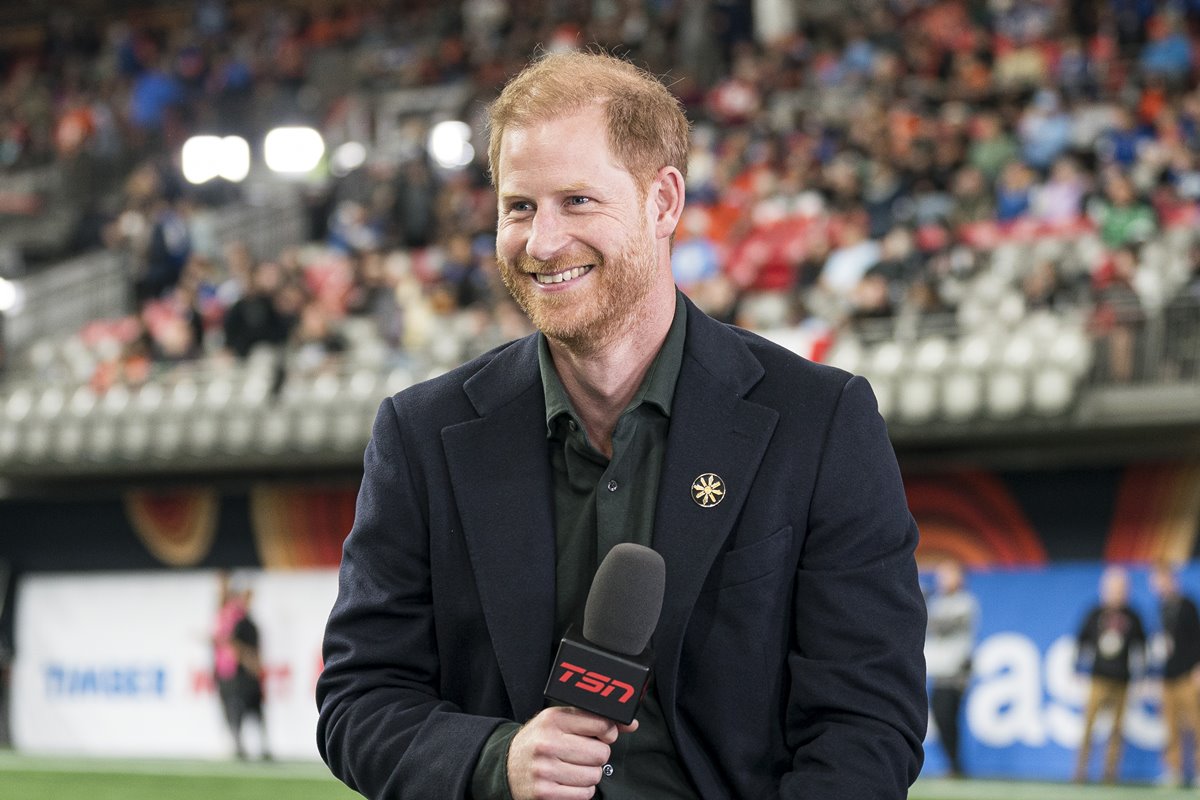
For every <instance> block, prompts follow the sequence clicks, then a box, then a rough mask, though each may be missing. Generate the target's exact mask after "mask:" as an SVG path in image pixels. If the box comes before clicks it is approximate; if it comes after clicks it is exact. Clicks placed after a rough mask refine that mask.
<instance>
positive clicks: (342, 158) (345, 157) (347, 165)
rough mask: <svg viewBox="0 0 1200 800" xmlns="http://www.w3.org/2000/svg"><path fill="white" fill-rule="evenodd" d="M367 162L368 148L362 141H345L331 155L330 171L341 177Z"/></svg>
mask: <svg viewBox="0 0 1200 800" xmlns="http://www.w3.org/2000/svg"><path fill="white" fill-rule="evenodd" d="M365 163H367V148H366V147H364V146H363V144H362V143H361V142H345V143H344V144H340V145H338V146H337V147H335V148H334V150H333V153H331V154H330V156H329V171H330V172H332V173H333V174H334V175H335V176H337V177H339V178H341V177H344V176H346V175H349V174H350V173H351V172H353V171H354V170H356V169H358V168H359V167H361V166H362V165H363V164H365Z"/></svg>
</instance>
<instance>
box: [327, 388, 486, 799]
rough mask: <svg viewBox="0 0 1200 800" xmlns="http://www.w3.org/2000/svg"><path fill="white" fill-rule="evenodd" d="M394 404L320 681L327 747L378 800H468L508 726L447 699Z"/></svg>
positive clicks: (373, 465) (368, 474)
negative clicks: (478, 771)
mask: <svg viewBox="0 0 1200 800" xmlns="http://www.w3.org/2000/svg"><path fill="white" fill-rule="evenodd" d="M396 402H399V401H392V400H389V401H385V402H384V404H383V406H382V407H381V408H380V410H379V413H378V414H377V415H376V418H375V425H374V429H373V431H372V435H371V441H370V443H369V444H368V445H367V449H366V454H365V457H364V475H363V481H362V486H361V488H360V490H359V495H358V504H357V507H356V510H355V519H354V525H353V527H352V529H351V531H350V535H349V536H348V537H347V538H346V542H345V544H344V546H343V552H342V565H341V570H340V573H339V577H338V596H337V600H336V602H335V603H334V606H333V610H332V612H331V614H330V616H329V621H328V623H327V625H326V629H325V640H324V646H323V655H324V659H325V667H324V670H323V672H322V674H321V676H320V678H319V679H318V681H317V705H318V708H319V718H318V723H317V747H318V749H319V750H320V753H321V756H322V758H324V759H325V762H326V763H327V764H328V765H329V767H330V769H331V770H332V772H333V774H334V775H336V776H337V777H338V778H340V779H341V780H342V781H343V782H345V783H346V784H347V785H348V786H350V787H351V788H352V789H355V790H356V791H358V792H360V793H362V794H363V795H365V796H366V797H368V798H372V800H376V799H382V798H389V799H391V798H396V799H399V798H414V799H418V798H419V799H422V800H423V799H424V798H430V797H438V798H462V797H465V796H466V792H467V790H468V788H469V786H470V782H471V776H472V773H473V771H474V767H475V763H476V761H477V759H478V756H479V752H480V750H481V749H482V747H483V744H484V742H485V741H486V740H487V739H488V737H489V736H490V734H491V732H492V730H493V729H494V728H495V727H496V726H497V725H498V724H500V722H501V721H502V720H500V719H497V718H490V717H481V716H475V715H470V714H465V713H463V712H462V711H461V709H459V708H458V707H456V706H455V705H454V704H452V703H450V702H447V701H445V700H443V699H442V698H441V697H440V696H439V660H438V647H437V641H436V636H435V631H434V619H433V593H432V587H431V584H430V567H429V564H430V560H429V555H430V554H429V524H428V519H427V516H428V514H427V511H426V508H427V506H426V504H425V503H423V502H422V500H421V497H420V495H419V493H418V491H417V489H416V488H415V487H416V482H415V481H414V480H413V475H412V474H411V467H410V463H409V461H408V458H407V457H406V453H405V446H404V442H403V437H402V436H401V432H400V429H399V426H398V425H397V417H396V413H397V411H396V408H395V406H394V405H393V403H396Z"/></svg>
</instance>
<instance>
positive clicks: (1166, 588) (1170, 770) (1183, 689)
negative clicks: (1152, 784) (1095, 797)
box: [1150, 561, 1200, 786]
mask: <svg viewBox="0 0 1200 800" xmlns="http://www.w3.org/2000/svg"><path fill="white" fill-rule="evenodd" d="M1150 588H1151V589H1152V590H1153V592H1154V594H1155V595H1156V596H1157V597H1158V601H1159V616H1160V619H1161V620H1162V632H1163V638H1164V639H1165V641H1166V648H1167V660H1166V663H1165V664H1163V681H1162V711H1163V722H1164V724H1165V725H1166V728H1167V747H1166V749H1165V750H1164V751H1163V760H1164V761H1166V762H1167V771H1166V774H1165V775H1164V776H1163V783H1165V784H1167V785H1170V786H1182V785H1183V736H1184V733H1185V732H1187V731H1191V734H1192V746H1193V747H1194V748H1195V750H1194V751H1193V752H1194V757H1193V759H1192V768H1193V770H1198V769H1200V614H1198V613H1197V611H1196V604H1195V603H1193V602H1192V600H1191V598H1189V597H1187V596H1186V595H1184V594H1183V593H1182V592H1181V591H1180V590H1179V582H1178V581H1177V580H1176V578H1175V572H1174V570H1173V569H1172V567H1171V565H1170V564H1169V563H1167V562H1165V561H1160V562H1158V563H1156V564H1155V565H1154V567H1153V568H1152V569H1151V571H1150Z"/></svg>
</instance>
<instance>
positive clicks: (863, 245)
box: [820, 215, 881, 299]
mask: <svg viewBox="0 0 1200 800" xmlns="http://www.w3.org/2000/svg"><path fill="white" fill-rule="evenodd" d="M880 254H881V250H880V247H879V242H876V241H874V240H873V239H868V238H867V221H866V219H865V218H864V217H863V215H851V216H850V218H848V219H847V220H846V221H845V224H844V226H843V228H842V235H841V242H840V243H839V245H838V247H837V248H836V249H834V251H833V252H831V253H830V254H829V258H828V260H826V262H825V266H824V268H823V269H822V270H821V277H820V282H821V286H822V287H823V288H824V289H825V290H826V291H827V292H829V293H830V294H831V295H833V296H834V297H838V298H842V299H845V298H848V297H849V296H850V293H851V292H852V291H854V287H855V286H857V285H858V282H859V281H860V280H862V277H863V276H864V275H866V274H867V270H869V269H870V268H871V267H873V266H875V264H876V263H878V262H879V257H880Z"/></svg>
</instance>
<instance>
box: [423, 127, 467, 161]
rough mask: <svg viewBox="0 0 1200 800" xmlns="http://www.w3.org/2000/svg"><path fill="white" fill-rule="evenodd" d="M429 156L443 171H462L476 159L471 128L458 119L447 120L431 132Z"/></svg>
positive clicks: (431, 129)
mask: <svg viewBox="0 0 1200 800" xmlns="http://www.w3.org/2000/svg"><path fill="white" fill-rule="evenodd" d="M427 147H428V148H429V155H431V156H432V157H433V160H434V161H435V162H437V165H438V166H439V167H442V168H443V169H462V168H463V167H465V166H466V165H467V164H470V163H471V161H472V160H474V158H475V148H474V147H473V146H472V145H471V126H470V125H468V124H467V123H465V122H462V121H460V120H456V119H450V120H445V121H443V122H439V123H438V124H436V125H434V126H433V127H432V128H430V130H429V141H428V144H427Z"/></svg>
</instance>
